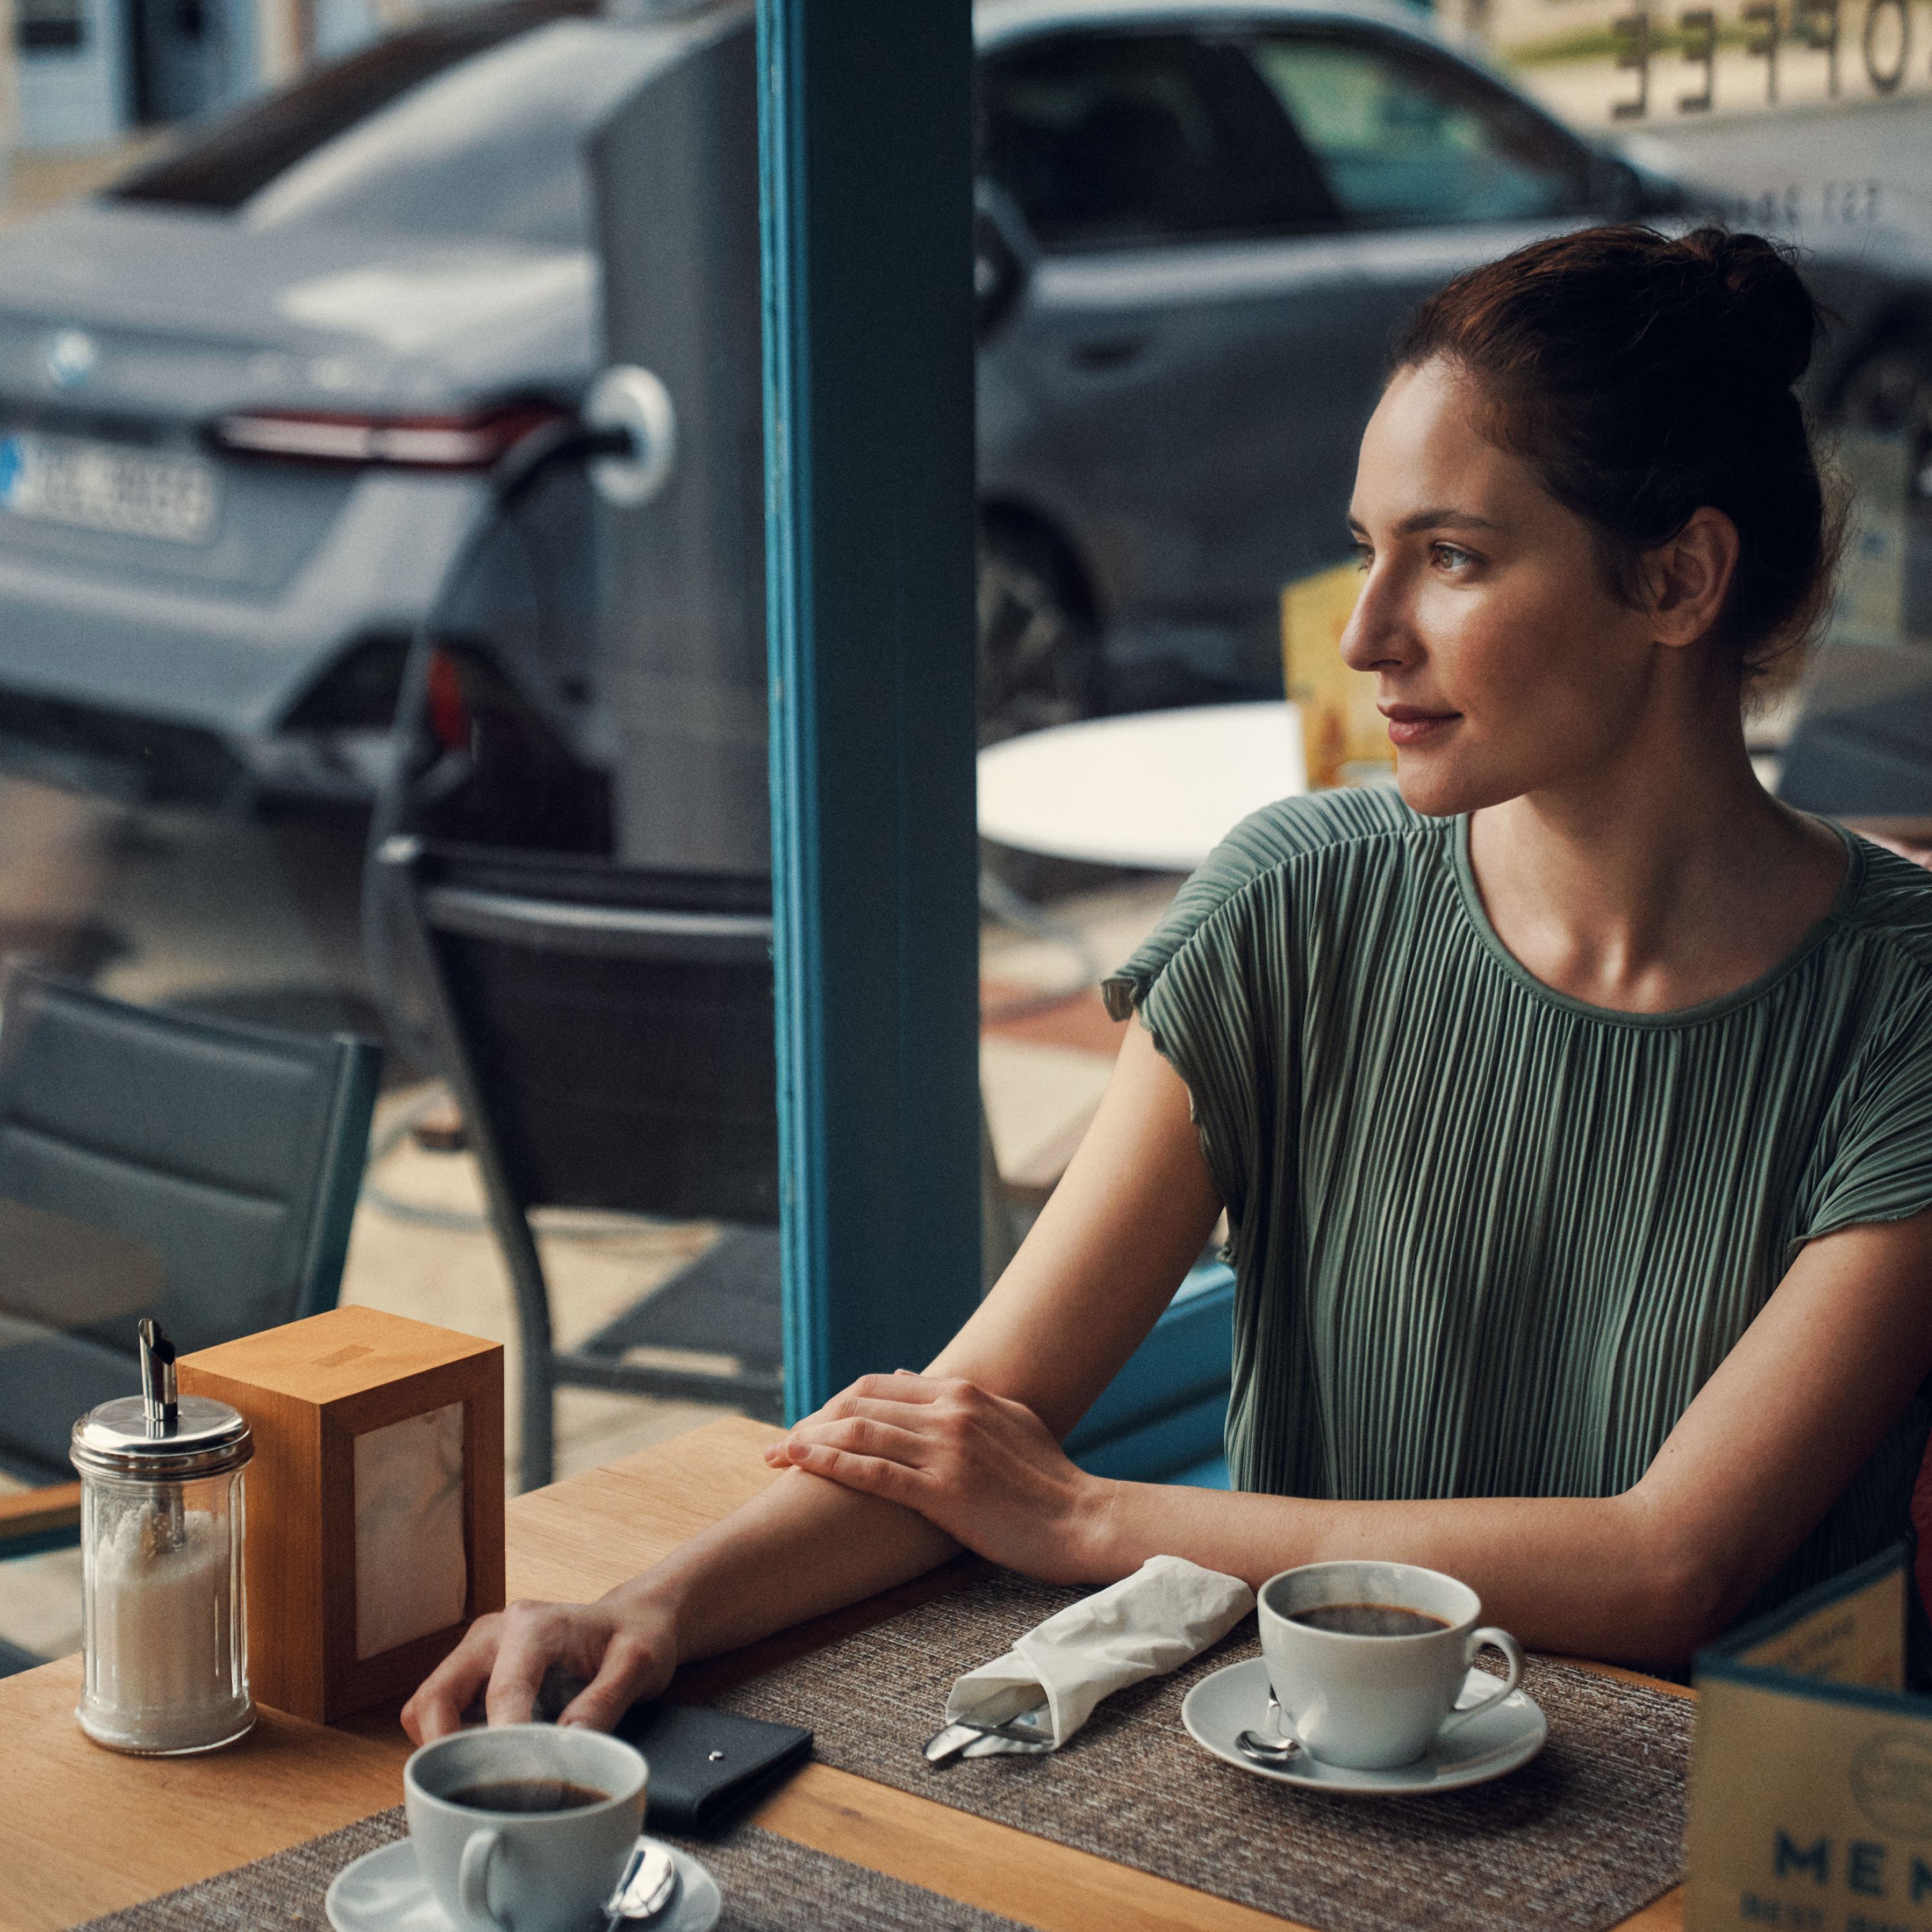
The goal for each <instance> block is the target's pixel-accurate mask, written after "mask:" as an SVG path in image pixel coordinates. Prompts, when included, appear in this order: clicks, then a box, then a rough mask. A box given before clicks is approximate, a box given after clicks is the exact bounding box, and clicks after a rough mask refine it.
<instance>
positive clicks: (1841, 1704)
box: [1684, 1545, 1932, 1932]
mask: <svg viewBox="0 0 1932 1932" xmlns="http://www.w3.org/2000/svg"><path fill="white" fill-rule="evenodd" d="M1909 1587H1910V1571H1909V1568H1908V1567H1907V1554H1906V1550H1905V1548H1904V1547H1903V1545H1901V1546H1900V1547H1898V1548H1897V1549H1896V1550H1892V1551H1890V1552H1888V1553H1887V1554H1886V1555H1885V1556H1881V1557H1878V1558H1875V1559H1873V1561H1872V1562H1870V1563H1868V1564H1866V1565H1864V1566H1863V1567H1862V1568H1860V1569H1858V1570H1855V1571H1852V1572H1851V1573H1849V1574H1848V1575H1846V1577H1842V1578H1841V1579H1839V1580H1838V1581H1837V1582H1835V1583H1832V1584H1828V1585H1826V1586H1823V1588H1822V1589H1820V1590H1819V1591H1817V1592H1813V1593H1811V1595H1809V1596H1808V1597H1807V1598H1803V1599H1802V1600H1801V1601H1800V1602H1799V1604H1797V1605H1795V1606H1794V1607H1793V1610H1792V1611H1790V1612H1788V1613H1781V1615H1780V1616H1778V1617H1776V1618H1775V1619H1769V1620H1767V1621H1766V1622H1765V1623H1763V1624H1760V1625H1756V1626H1754V1628H1752V1629H1751V1630H1748V1631H1743V1632H1741V1633H1740V1634H1739V1636H1738V1637H1736V1638H1735V1639H1733V1640H1731V1641H1730V1642H1728V1643H1724V1644H1722V1645H1720V1646H1717V1647H1716V1648H1715V1649H1713V1650H1712V1651H1708V1652H1704V1653H1703V1655H1700V1657H1699V1658H1698V1660H1697V1694H1698V1700H1699V1703H1698V1711H1697V1742H1696V1745H1695V1747H1694V1752H1693V1756H1692V1760H1691V1806H1690V1832H1689V1837H1688V1843H1687V1845H1686V1848H1685V1849H1686V1859H1687V1863H1688V1869H1689V1896H1688V1905H1687V1907H1686V1909H1685V1921H1684V1922H1685V1926H1686V1927H1687V1928H1688V1932H1720V1928H1730V1927H1767V1926H1775V1927H1784V1928H1785V1932H1932V1698H1926V1697H1915V1696H1912V1695H1911V1694H1908V1693H1906V1691H1904V1690H1903V1688H1901V1687H1902V1686H1903V1683H1904V1679H1905V1671H1904V1665H1905V1613H1906V1590H1907V1589H1909Z"/></svg>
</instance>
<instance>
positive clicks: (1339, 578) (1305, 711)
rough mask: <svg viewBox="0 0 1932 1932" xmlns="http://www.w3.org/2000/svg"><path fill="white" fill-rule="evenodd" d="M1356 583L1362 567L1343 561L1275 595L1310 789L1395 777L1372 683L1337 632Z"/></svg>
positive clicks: (1342, 625)
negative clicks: (1352, 664)
mask: <svg viewBox="0 0 1932 1932" xmlns="http://www.w3.org/2000/svg"><path fill="white" fill-rule="evenodd" d="M1361 588H1362V574H1361V571H1360V570H1358V568H1356V566H1355V565H1354V564H1352V563H1343V564H1337V565H1336V566H1335V567H1334V568H1333V569H1331V570H1322V571H1316V574H1314V575H1313V577H1302V578H1301V579H1300V580H1298V582H1296V583H1291V584H1290V585H1289V586H1288V588H1287V589H1286V590H1284V591H1283V592H1282V593H1281V657H1282V670H1283V676H1284V679H1285V681H1286V684H1287V686H1288V695H1289V700H1290V701H1291V702H1292V703H1294V704H1295V705H1296V706H1298V708H1299V709H1300V710H1301V739H1302V748H1303V750H1304V753H1305V754H1306V756H1307V761H1308V788H1309V790H1310V791H1329V790H1333V789H1334V787H1336V786H1337V785H1351V784H1356V785H1358V784H1388V783H1389V782H1390V781H1391V780H1393V779H1394V776H1395V751H1394V747H1393V746H1392V745H1391V744H1390V743H1389V740H1388V724H1386V722H1385V721H1384V719H1383V718H1382V713H1381V712H1379V711H1378V710H1377V709H1376V680H1375V679H1374V678H1373V676H1371V675H1370V673H1368V672H1367V671H1360V670H1350V669H1349V667H1348V666H1347V665H1346V664H1344V663H1343V661H1342V633H1343V631H1345V630H1346V629H1347V628H1348V626H1349V618H1350V617H1351V616H1352V615H1353V614H1354V612H1355V599H1356V598H1357V596H1358V595H1360V593H1361Z"/></svg>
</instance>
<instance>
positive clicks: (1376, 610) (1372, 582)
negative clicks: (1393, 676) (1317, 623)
mask: <svg viewBox="0 0 1932 1932" xmlns="http://www.w3.org/2000/svg"><path fill="white" fill-rule="evenodd" d="M1415 655H1416V652H1415V631H1414V628H1413V626H1412V625H1411V624H1410V622H1409V618H1408V613H1407V611H1406V608H1405V607H1404V602H1403V595H1402V592H1401V587H1400V583H1399V582H1398V581H1397V579H1396V578H1395V577H1394V574H1393V573H1391V571H1388V570H1387V569H1385V568H1382V567H1380V566H1377V565H1370V568H1369V571H1368V572H1367V574H1366V575H1365V576H1364V577H1363V579H1362V588H1361V592H1360V594H1359V595H1358V596H1357V597H1356V599H1355V610H1353V611H1352V613H1350V616H1349V622H1348V623H1347V625H1346V627H1345V628H1343V632H1342V661H1343V663H1344V664H1346V665H1347V666H1348V667H1349V669H1350V670H1382V669H1384V668H1385V667H1386V668H1389V669H1394V668H1396V667H1400V666H1402V665H1405V664H1409V662H1410V661H1412V659H1413V658H1414V657H1415Z"/></svg>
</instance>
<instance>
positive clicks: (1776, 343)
mask: <svg viewBox="0 0 1932 1932" xmlns="http://www.w3.org/2000/svg"><path fill="white" fill-rule="evenodd" d="M1819 330H1820V319H1819V312H1818V308H1817V305H1816V304H1815V303H1814V302H1813V301H1812V299H1811V293H1810V292H1809V291H1808V290H1807V289H1806V287H1805V284H1804V283H1803V282H1802V281H1801V280H1800V279H1799V275H1798V272H1797V271H1796V269H1794V268H1793V266H1792V265H1791V260H1790V256H1789V255H1788V254H1787V253H1786V251H1784V250H1782V249H1781V248H1778V247H1776V246H1775V245H1774V244H1772V243H1771V242H1767V241H1766V240H1765V239H1764V238H1763V236H1758V235H1733V234H1732V233H1730V232H1729V231H1728V230H1727V229H1722V228H1715V227H1711V228H1700V229H1697V230H1696V231H1695V232H1694V233H1691V234H1688V235H1685V236H1682V237H1681V238H1679V239H1675V240H1673V239H1669V238H1667V237H1666V236H1662V235H1660V234H1658V233H1657V231H1656V230H1655V229H1651V228H1645V227H1640V226H1637V225H1635V224H1631V225H1628V226H1619V227H1613V228H1590V229H1582V230H1580V231H1579V232H1577V233H1573V234H1569V235H1560V236H1555V237H1553V239H1550V240H1549V241H1547V242H1535V243H1534V244H1532V245H1531V246H1530V247H1529V248H1522V249H1519V250H1518V251H1517V252H1516V253H1515V254H1513V255H1507V256H1505V257H1504V258H1503V259H1502V260H1501V261H1499V262H1492V263H1487V264H1486V265H1485V266H1484V267H1482V268H1480V269H1472V270H1471V271H1470V272H1469V273H1468V274H1467V275H1459V276H1458V277H1457V278H1456V280H1455V281H1453V282H1451V283H1450V284H1449V285H1448V287H1446V288H1445V289H1443V290H1441V291H1440V292H1439V293H1437V294H1436V295H1434V296H1431V297H1430V299H1429V300H1428V301H1427V302H1424V304H1423V305H1422V307H1421V309H1419V310H1418V311H1417V313H1416V314H1415V317H1414V319H1413V320H1412V321H1411V322H1410V323H1409V327H1408V329H1407V330H1406V332H1404V334H1403V336H1402V338H1401V339H1400V342H1399V343H1398V344H1397V350H1396V355H1395V362H1394V367H1395V368H1397V369H1398V370H1400V369H1403V368H1412V367H1413V366H1415V365H1418V364H1420V363H1423V362H1428V361H1430V360H1431V359H1433V358H1434V357H1436V356H1448V357H1449V358H1450V359H1452V360H1453V361H1454V362H1457V363H1459V364H1460V365H1462V366H1463V368H1465V369H1466V370H1467V371H1469V374H1471V375H1472V376H1473V377H1475V379H1476V381H1477V383H1478V387H1479V389H1480V391H1481V396H1482V405H1481V410H1482V414H1481V430H1482V432H1483V434H1484V435H1485V436H1486V437H1488V438H1489V439H1490V440H1491V441H1492V442H1493V443H1496V444H1497V445H1498V446H1499V447H1500V448H1502V449H1508V450H1509V451H1511V452H1513V453H1514V454H1515V455H1519V456H1521V457H1522V458H1524V459H1525V460H1526V461H1527V462H1528V463H1530V464H1531V466H1532V467H1533V468H1534V469H1535V470H1536V471H1537V472H1538V475H1539V476H1540V477H1541V478H1542V481H1543V483H1544V487H1546V488H1547V490H1549V491H1550V494H1551V495H1552V496H1554V497H1555V498H1556V499H1557V501H1558V502H1560V503H1562V504H1563V505H1565V507H1566V508H1568V509H1571V510H1573V511H1575V512H1576V513H1577V515H1579V516H1580V517H1584V518H1585V519H1586V520H1588V521H1589V523H1591V524H1592V526H1593V527H1594V528H1595V530H1596V532H1597V535H1598V547H1599V553H1600V554H1601V556H1602V559H1603V561H1604V568H1605V572H1606V575H1607V578H1608V580H1609V581H1610V584H1611V586H1612V587H1613V589H1614V590H1615V591H1616V592H1617V594H1618V595H1621V596H1622V597H1625V598H1627V599H1630V600H1631V601H1634V599H1635V597H1636V595H1637V589H1638V585H1639V582H1640V579H1639V575H1638V566H1639V562H1640V558H1641V556H1642V555H1643V552H1645V551H1646V550H1650V549H1652V548H1654V547H1655V546H1656V545H1658V544H1661V543H1665V542H1667V541H1669V540H1670V538H1672V537H1674V536H1675V535H1677V533H1678V532H1679V531H1680V530H1682V529H1683V527H1684V526H1685V524H1686V523H1688V522H1689V520H1690V519H1691V515H1692V513H1693V512H1694V511H1697V509H1699V508H1701V507H1703V506H1704V505H1709V506H1710V507H1711V508H1713V509H1718V510H1721V511H1723V512H1724V514H1725V515H1726V516H1727V517H1730V520H1731V521H1732V522H1733V523H1735V524H1736V526H1737V530H1738V537H1739V558H1738V567H1737V572H1736V576H1735V577H1733V580H1732V583H1731V589H1730V596H1729V597H1728V598H1727V600H1726V603H1725V606H1724V616H1723V619H1722V620H1721V635H1722V637H1723V639H1724V642H1725V643H1727V644H1728V645H1730V646H1731V648H1733V649H1734V650H1735V651H1736V652H1737V655H1738V658H1739V664H1740V665H1741V667H1742V670H1743V673H1744V675H1745V678H1746V679H1748V680H1755V681H1759V682H1776V681H1778V679H1777V678H1776V676H1775V674H1776V673H1780V672H1782V671H1783V670H1786V669H1787V668H1793V669H1795V668H1796V665H1797V664H1798V663H1799V661H1800V660H1801V658H1802V652H1803V649H1804V646H1805V645H1806V644H1807V643H1808V642H1809V641H1810V639H1811V635H1812V634H1813V632H1814V631H1815V630H1816V628H1817V626H1818V625H1819V623H1820V620H1821V619H1822V617H1823V613H1824V612H1825V610H1826V606H1827V604H1828V601H1829V596H1830V593H1831V588H1832V572H1833V571H1834V568H1835V565H1836V563H1837V560H1838V538H1839V529H1838V525H1839V518H1838V515H1837V514H1836V512H1835V509H1834V508H1833V507H1832V505H1830V504H1829V503H1828V502H1827V500H1826V493H1825V490H1824V488H1823V485H1822V484H1821V482H1820V478H1819V469H1818V464H1817V460H1816V458H1815V457H1814V453H1813V451H1812V448H1811V437H1810V435H1809V433H1808V430H1807V428H1806V425H1805V416H1804V412H1803V410H1802V408H1801V407H1800V406H1799V401H1798V398H1797V396H1796V395H1795V394H1794V393H1793V390H1794V386H1795V385H1796V383H1798V381H1799V379H1800V377H1802V376H1803V375H1804V374H1805V370H1806V368H1808V366H1809V365H1810V363H1811V350H1812V346H1813V344H1814V342H1815V341H1816V340H1817V336H1818V334H1819Z"/></svg>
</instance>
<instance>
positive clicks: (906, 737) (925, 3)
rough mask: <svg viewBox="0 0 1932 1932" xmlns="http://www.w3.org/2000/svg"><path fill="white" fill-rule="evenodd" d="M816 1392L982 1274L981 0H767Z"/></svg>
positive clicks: (785, 1059) (787, 1152)
mask: <svg viewBox="0 0 1932 1932" xmlns="http://www.w3.org/2000/svg"><path fill="white" fill-rule="evenodd" d="M758 37H759V74H760V82H759V85H760V102H759V135H760V157H761V164H762V169H763V193H762V196H761V233H762V239H763V274H764V303H765V327H764V364H765V448H766V513H767V514H766V529H767V539H766V541H767V544H768V573H767V574H768V585H767V594H768V597H769V604H768V610H769V648H770V653H771V706H772V709H771V773H772V886H773V893H774V897H775V908H776V916H777V929H778V941H777V964H778V1108H779V1121H780V1135H781V1163H782V1173H783V1189H784V1192H783V1205H784V1316H785V1358H786V1359H785V1370H786V1382H787V1403H788V1406H789V1407H790V1410H791V1412H792V1413H793V1415H794V1416H796V1415H801V1414H803V1413H805V1412H807V1411H808V1410H810V1409H814V1408H816V1407H817V1406H818V1405H819V1404H820V1403H823V1401H825V1400H826V1399H827V1398H828V1397H830V1396H832V1394H835V1393H836V1392H837V1391H838V1389H840V1388H842V1387H843V1386H844V1385H845V1384H846V1383H847V1382H850V1380H851V1379H853V1377H854V1376H859V1375H862V1374H864V1373H867V1372H868V1371H869V1370H889V1369H893V1368H898V1367H920V1366H922V1364H923V1363H924V1362H925V1361H926V1359H927V1358H929V1356H930V1355H932V1353H933V1352H935V1350H936V1349H938V1347H939V1346H941V1343H944V1341H945V1340H946V1338H947V1337H948V1336H949V1335H950V1334H952V1332H953V1330H954V1329H955V1328H957V1327H958V1326H959V1323H960V1322H962V1320H963V1319H965V1316H967V1315H968V1313H970V1312H971V1309H972V1307H973V1306H974V1303H975V1302H976V1301H977V1298H978V1295H979V1286H980V1205H979V1178H980V1143H979V1085H978V1080H979V1071H978V1069H979V1058H978V1055H979V1042H978V1005H977V1001H978V991H977V989H978V960H979V938H978V912H977V883H976V882H977V844H976V840H975V829H974V764H973V758H974V560H973V296H972V260H973V257H972V132H973V130H972V76H973V67H972V60H973V51H972V23H971V7H970V0H759V6H758Z"/></svg>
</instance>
